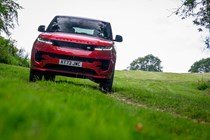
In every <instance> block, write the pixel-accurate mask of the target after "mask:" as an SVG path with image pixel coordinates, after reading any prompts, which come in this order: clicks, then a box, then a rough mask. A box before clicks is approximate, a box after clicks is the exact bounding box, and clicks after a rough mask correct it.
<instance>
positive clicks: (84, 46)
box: [52, 40, 95, 51]
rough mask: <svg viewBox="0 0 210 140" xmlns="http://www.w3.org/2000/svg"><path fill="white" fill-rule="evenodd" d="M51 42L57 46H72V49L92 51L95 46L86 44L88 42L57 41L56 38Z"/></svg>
mask: <svg viewBox="0 0 210 140" xmlns="http://www.w3.org/2000/svg"><path fill="white" fill-rule="evenodd" d="M52 42H53V46H58V47H66V48H74V49H81V50H88V51H93V50H94V48H95V46H94V45H88V44H79V43H73V42H66V41H58V40H53V41H52Z"/></svg>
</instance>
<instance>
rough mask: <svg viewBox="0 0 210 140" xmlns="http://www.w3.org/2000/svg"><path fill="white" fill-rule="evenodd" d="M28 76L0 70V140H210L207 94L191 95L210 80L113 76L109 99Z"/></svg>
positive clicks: (82, 84)
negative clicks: (201, 83) (34, 81)
mask: <svg viewBox="0 0 210 140" xmlns="http://www.w3.org/2000/svg"><path fill="white" fill-rule="evenodd" d="M28 75H29V69H27V68H23V67H17V66H10V65H5V64H0V139H3V140H9V139H13V140H19V139H32V140H33V139H41V140H42V139H43V140H45V139H59V140H61V139H91V140H92V139H102V140H103V139H110V140H111V139H122V140H123V139H125V140H127V139H129V140H132V139H161V140H162V139H166V140H168V139H184V140H186V139H201V140H202V139H203V140H207V139H210V134H209V132H210V102H209V101H210V90H209V89H206V90H198V89H197V85H198V84H197V82H198V80H201V78H202V77H203V80H208V79H209V78H210V74H204V75H203V76H202V75H201V74H176V73H152V72H140V71H136V72H135V71H116V75H115V81H114V91H115V93H114V94H113V95H110V94H103V93H102V92H100V91H99V90H98V85H97V84H95V83H93V82H91V81H89V80H84V79H75V78H67V77H56V82H47V81H39V82H36V83H29V82H28ZM121 99H123V100H121ZM128 101H129V102H131V104H129V102H128ZM138 104H141V105H143V106H144V107H139V106H137V105H138Z"/></svg>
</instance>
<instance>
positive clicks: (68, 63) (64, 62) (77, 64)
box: [59, 59, 82, 67]
mask: <svg viewBox="0 0 210 140" xmlns="http://www.w3.org/2000/svg"><path fill="white" fill-rule="evenodd" d="M59 64H60V65H65V66H73V67H82V62H80V61H72V60H66V59H59Z"/></svg>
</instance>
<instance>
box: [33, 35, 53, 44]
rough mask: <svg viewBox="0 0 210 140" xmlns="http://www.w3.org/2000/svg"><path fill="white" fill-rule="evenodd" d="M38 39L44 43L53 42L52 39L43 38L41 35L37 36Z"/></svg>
mask: <svg viewBox="0 0 210 140" xmlns="http://www.w3.org/2000/svg"><path fill="white" fill-rule="evenodd" d="M37 41H39V42H42V43H46V44H50V45H52V44H53V43H52V41H51V40H50V39H46V38H41V37H38V38H37Z"/></svg>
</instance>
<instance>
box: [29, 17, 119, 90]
mask: <svg viewBox="0 0 210 140" xmlns="http://www.w3.org/2000/svg"><path fill="white" fill-rule="evenodd" d="M38 31H39V32H42V33H41V34H40V35H39V36H38V38H37V39H36V40H35V42H34V44H33V48H32V52H31V68H30V76H29V80H30V81H36V80H41V79H42V76H44V79H45V80H52V81H53V80H55V76H56V75H62V76H70V77H77V78H89V79H90V80H92V81H94V82H96V83H99V86H100V89H102V90H103V91H106V92H110V91H111V89H112V84H113V78H114V70H115V63H116V50H115V45H114V41H116V42H122V40H123V38H122V36H120V35H116V37H115V39H113V37H112V29H111V25H110V23H108V22H105V21H100V20H94V19H88V18H80V17H71V16H55V17H54V19H53V20H52V21H51V23H50V24H49V26H48V27H47V28H46V29H45V26H44V25H40V26H39V28H38Z"/></svg>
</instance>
